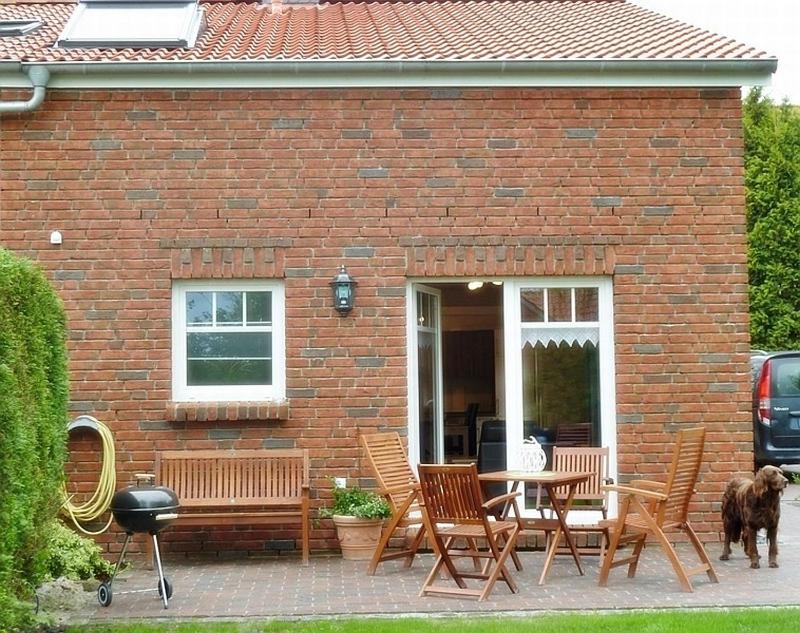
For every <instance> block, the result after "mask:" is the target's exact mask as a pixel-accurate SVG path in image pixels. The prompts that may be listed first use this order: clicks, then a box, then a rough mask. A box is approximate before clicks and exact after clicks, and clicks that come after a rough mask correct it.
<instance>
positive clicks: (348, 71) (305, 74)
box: [0, 58, 777, 89]
mask: <svg viewBox="0 0 800 633" xmlns="http://www.w3.org/2000/svg"><path fill="white" fill-rule="evenodd" d="M44 67H46V68H47V69H48V70H49V71H50V73H51V75H52V79H51V80H50V83H49V87H50V88H62V89H71V88H164V89H180V88H367V87H375V88H402V87H426V88H437V87H440V88H448V87H450V88H457V87H637V88H641V87H723V86H724V87H733V86H751V85H761V86H766V85H769V82H770V76H771V75H772V73H773V72H775V69H776V67H777V60H776V59H774V58H770V59H752V60H746V59H744V60H708V59H704V60H553V59H546V60H525V61H519V60H379V61H369V60H357V61H342V60H276V61H154V62H151V61H103V62H50V63H44ZM0 77H2V75H0Z"/></svg>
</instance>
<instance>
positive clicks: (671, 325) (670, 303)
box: [0, 89, 751, 551]
mask: <svg viewBox="0 0 800 633" xmlns="http://www.w3.org/2000/svg"><path fill="white" fill-rule="evenodd" d="M5 96H6V97H7V96H8V95H5ZM740 116H741V113H740V101H739V92H738V90H713V91H703V90H655V89H654V90H646V91H642V90H614V91H606V90H599V89H595V90H576V89H561V90H542V89H525V90H517V89H503V90H501V89H496V90H456V89H447V90H403V91H391V90H351V91H346V92H345V91H335V90H325V91H311V90H283V91H215V90H202V91H176V92H169V91H114V92H103V91H83V92H58V91H49V92H48V96H47V100H46V101H45V104H44V105H43V106H42V107H41V108H40V109H39V110H37V111H36V112H34V113H32V114H27V115H21V116H17V117H6V118H3V119H2V132H1V133H2V137H0V142H1V144H0V161H1V162H0V169H1V170H2V171H1V172H0V175H1V176H2V198H1V199H0V202H1V203H2V205H1V206H0V231H2V243H3V244H4V245H5V246H6V247H8V248H11V249H13V250H15V251H18V252H21V253H25V254H28V255H30V256H32V257H34V258H36V259H37V260H38V261H40V262H41V263H42V265H43V266H44V267H45V268H46V270H47V271H48V273H49V276H50V278H51V279H52V280H53V282H54V283H55V285H56V287H57V288H58V289H59V292H60V294H61V296H62V297H63V299H64V302H65V304H66V306H67V310H68V315H69V322H70V332H71V333H70V341H69V344H70V358H71V365H70V366H71V375H72V411H73V414H78V413H83V412H86V413H91V414H93V415H96V416H97V417H99V418H101V419H102V420H104V421H105V422H107V423H108V424H109V425H110V426H111V428H112V429H113V431H114V434H115V437H116V442H117V451H118V453H117V462H118V465H117V469H118V474H119V479H120V482H121V484H125V483H126V482H127V481H128V480H129V478H130V475H131V474H132V473H135V472H141V471H147V470H149V469H150V468H151V465H152V463H153V459H154V452H155V450H156V449H168V448H176V447H187V448H206V447H234V448H235V447H242V448H244V447H248V448H250V447H261V446H285V445H293V446H299V447H307V448H309V449H310V450H311V455H312V476H313V481H312V485H313V496H314V498H315V499H319V498H320V497H324V496H326V494H327V492H326V491H327V488H328V482H327V480H326V477H327V476H330V475H334V474H336V475H347V476H349V477H368V476H369V473H368V472H366V465H365V464H364V463H362V460H361V458H360V453H359V449H358V444H357V440H356V438H357V435H358V434H359V433H360V432H364V431H373V430H377V429H399V430H401V431H404V430H405V428H406V347H405V345H406V341H405V285H406V279H407V277H409V276H414V277H418V276H423V277H424V276H448V277H460V276H464V277H469V276H472V275H583V274H592V275H597V274H608V275H613V278H614V297H615V299H614V310H615V315H616V327H615V339H616V349H615V354H616V363H617V375H616V381H617V413H618V444H619V462H620V471H621V478H622V479H623V480H624V479H627V478H630V477H631V476H632V475H634V474H637V475H639V474H641V475H647V476H651V475H652V476H657V475H658V474H659V473H662V472H663V471H664V470H665V467H666V465H665V462H667V461H668V460H669V451H668V450H667V447H668V445H669V443H670V441H671V437H672V433H673V432H674V431H675V430H676V429H678V428H680V427H681V426H686V425H695V424H704V425H706V426H707V427H708V430H709V434H708V446H707V459H706V462H705V464H704V469H703V473H702V481H701V482H700V484H699V494H698V495H697V497H696V501H695V505H694V508H695V510H696V514H695V515H694V518H695V520H696V526H697V527H698V529H699V531H701V532H702V533H703V534H704V536H705V538H716V534H717V530H718V527H719V526H718V523H717V512H718V499H719V496H720V493H721V490H722V487H723V482H724V481H725V480H727V479H728V478H729V476H730V475H731V474H732V473H733V472H735V471H743V470H747V469H749V467H750V464H751V430H750V422H749V392H748V389H749V387H748V375H747V373H748V365H747V352H748V335H747V295H746V290H747V288H746V284H747V274H746V265H745V248H744V243H745V235H744V210H743V205H744V199H743V186H742V160H741V154H742V139H741V123H740ZM54 229H58V230H61V231H62V232H63V235H64V244H63V245H62V246H60V247H55V246H51V245H49V243H48V236H49V234H50V231H51V230H54ZM343 262H344V263H346V264H347V266H348V271H349V272H350V273H351V274H352V275H353V276H354V277H355V278H356V279H357V280H358V282H359V286H358V305H357V307H356V309H355V310H354V311H353V312H352V313H351V315H350V316H348V317H347V318H340V317H338V316H337V315H336V314H335V312H334V311H333V310H332V308H331V300H330V298H329V292H330V289H329V287H328V283H329V281H330V279H331V278H332V277H333V275H334V274H335V272H336V270H337V267H338V266H339V264H341V263H343ZM194 277H198V278H206V277H215V278H251V277H267V278H272V277H277V278H282V279H284V280H285V290H286V317H287V324H286V343H287V345H286V348H287V349H286V357H287V396H288V403H287V405H283V406H279V407H271V408H270V410H269V411H264V410H261V411H259V410H258V409H256V408H252V407H251V408H249V409H248V410H246V411H245V410H242V411H241V412H239V411H228V410H227V409H226V408H223V407H220V408H217V407H213V408H211V409H207V410H206V409H203V408H200V409H198V408H196V407H195V408H189V409H188V410H187V409H184V408H176V407H170V405H169V400H170V297H171V290H170V288H171V282H172V279H175V278H181V279H184V278H194ZM243 409H244V408H243ZM240 413H241V417H242V418H245V419H243V420H236V419H228V418H236V417H238V416H239V414H240ZM260 418H273V419H269V420H267V419H260ZM274 418H280V419H274ZM202 420H206V421H202ZM208 420H213V421H208ZM82 437H83V436H76V437H75V438H73V444H74V447H73V448H74V453H73V457H75V459H84V458H85V459H88V460H90V459H91V456H92V455H93V454H94V455H96V450H95V451H92V450H91V446H89V447H88V450H78V449H80V448H84V449H86V448H87V447H86V446H80V444H81V443H83V444H86V442H88V443H89V444H90V445H91V442H92V440H91V439H89V440H86V441H83V440H82ZM90 467H91V469H92V470H94V469H95V468H96V466H95V465H92V464H90ZM78 469H79V470H80V466H79V468H78ZM89 479H91V476H89ZM89 487H91V486H90V485H89ZM118 536H119V535H117V534H113V535H112V536H111V537H107V540H109V539H112V540H113V543H111V544H110V547H111V548H112V549H113V548H115V547H118V545H119V539H118ZM223 536H228V537H230V536H231V535H223V534H221V533H220V532H213V533H212V532H209V531H204V533H203V535H202V538H199V539H198V538H197V533H196V532H195V533H182V532H178V531H174V532H173V533H172V534H170V536H169V539H168V540H169V541H170V545H169V548H170V550H171V551H177V550H179V549H187V550H196V549H197V548H198V547H200V546H198V544H197V543H198V542H201V543H202V548H203V549H209V550H212V551H214V550H217V549H219V550H225V549H228V548H234V549H247V550H251V551H261V550H263V548H264V541H265V540H268V541H271V540H272V539H276V538H294V537H296V536H297V533H296V532H294V531H293V530H291V529H289V530H286V531H283V530H269V531H263V532H261V531H260V532H253V533H245V532H241V533H238V534H236V535H233V537H232V538H221V537H223ZM331 536H332V532H331V531H330V529H328V526H327V522H323V524H322V526H321V527H319V528H317V529H315V530H314V532H313V543H312V547H316V548H320V547H328V546H331V545H332V541H331V540H330V539H331Z"/></svg>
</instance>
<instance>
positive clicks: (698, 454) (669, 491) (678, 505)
mask: <svg viewBox="0 0 800 633" xmlns="http://www.w3.org/2000/svg"><path fill="white" fill-rule="evenodd" d="M705 436H706V430H705V428H704V427H698V428H694V429H683V430H681V431H679V432H678V437H677V440H676V444H675V453H674V455H673V457H672V464H671V466H670V470H669V475H668V477H667V483H666V487H665V490H664V492H665V494H666V495H667V500H666V501H665V502H664V505H663V509H662V517H663V518H664V519H668V520H670V521H677V522H683V521H686V519H687V517H688V514H689V503H690V502H691V500H692V495H693V494H694V489H695V485H696V483H697V477H698V475H699V473H700V465H701V463H702V461H703V448H704V445H705Z"/></svg>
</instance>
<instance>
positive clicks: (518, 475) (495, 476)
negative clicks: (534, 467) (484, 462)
mask: <svg viewBox="0 0 800 633" xmlns="http://www.w3.org/2000/svg"><path fill="white" fill-rule="evenodd" d="M591 476H592V473H574V472H567V471H558V470H542V471H539V472H529V471H526V470H497V471H494V472H490V473H481V474H479V475H478V478H479V479H480V480H481V481H522V482H525V483H529V484H555V485H559V486H562V485H566V484H572V483H580V482H582V481H586V480H587V479H588V478H589V477H591Z"/></svg>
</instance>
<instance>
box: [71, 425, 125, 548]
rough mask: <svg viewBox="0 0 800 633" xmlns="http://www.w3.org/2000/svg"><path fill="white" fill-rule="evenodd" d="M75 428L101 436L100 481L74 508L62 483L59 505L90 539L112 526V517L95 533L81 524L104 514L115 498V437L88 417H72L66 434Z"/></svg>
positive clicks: (106, 428)
mask: <svg viewBox="0 0 800 633" xmlns="http://www.w3.org/2000/svg"><path fill="white" fill-rule="evenodd" d="M76 429H90V430H93V431H95V432H96V433H97V434H98V435H99V436H100V441H101V442H102V445H103V461H102V467H101V469H100V478H99V480H98V482H97V489H96V490H95V491H94V494H93V495H92V497H91V499H89V500H88V501H87V502H86V503H82V504H80V505H74V504H73V503H72V497H73V495H70V494H69V493H68V492H67V487H66V484H65V485H64V487H63V491H62V495H63V497H64V504H63V505H62V506H61V510H62V512H63V513H64V514H66V515H67V516H69V517H70V518H71V519H72V521H73V523H75V526H76V527H77V528H78V529H79V530H80V531H81V532H83V533H84V534H88V535H90V536H96V535H98V534H102V533H103V532H105V531H106V530H107V529H108V526H109V525H111V519H112V517H111V516H109V517H108V522H107V523H106V524H105V526H103V527H102V528H101V529H100V530H98V531H97V532H92V531H90V530H87V529H86V528H85V527H83V525H82V524H83V523H89V522H91V521H95V520H96V519H97V518H99V517H100V516H102V515H103V514H104V513H105V512H107V511H108V508H109V506H110V505H111V497H113V496H114V489H115V488H116V485H117V473H116V463H115V452H114V437H113V436H112V435H111V431H110V429H109V428H108V427H107V426H106V425H105V424H103V423H102V422H100V421H99V420H96V419H95V418H93V417H92V416H90V415H81V416H78V417H77V418H75V420H74V421H73V422H71V423H70V425H69V427H68V431H73V430H76Z"/></svg>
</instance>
